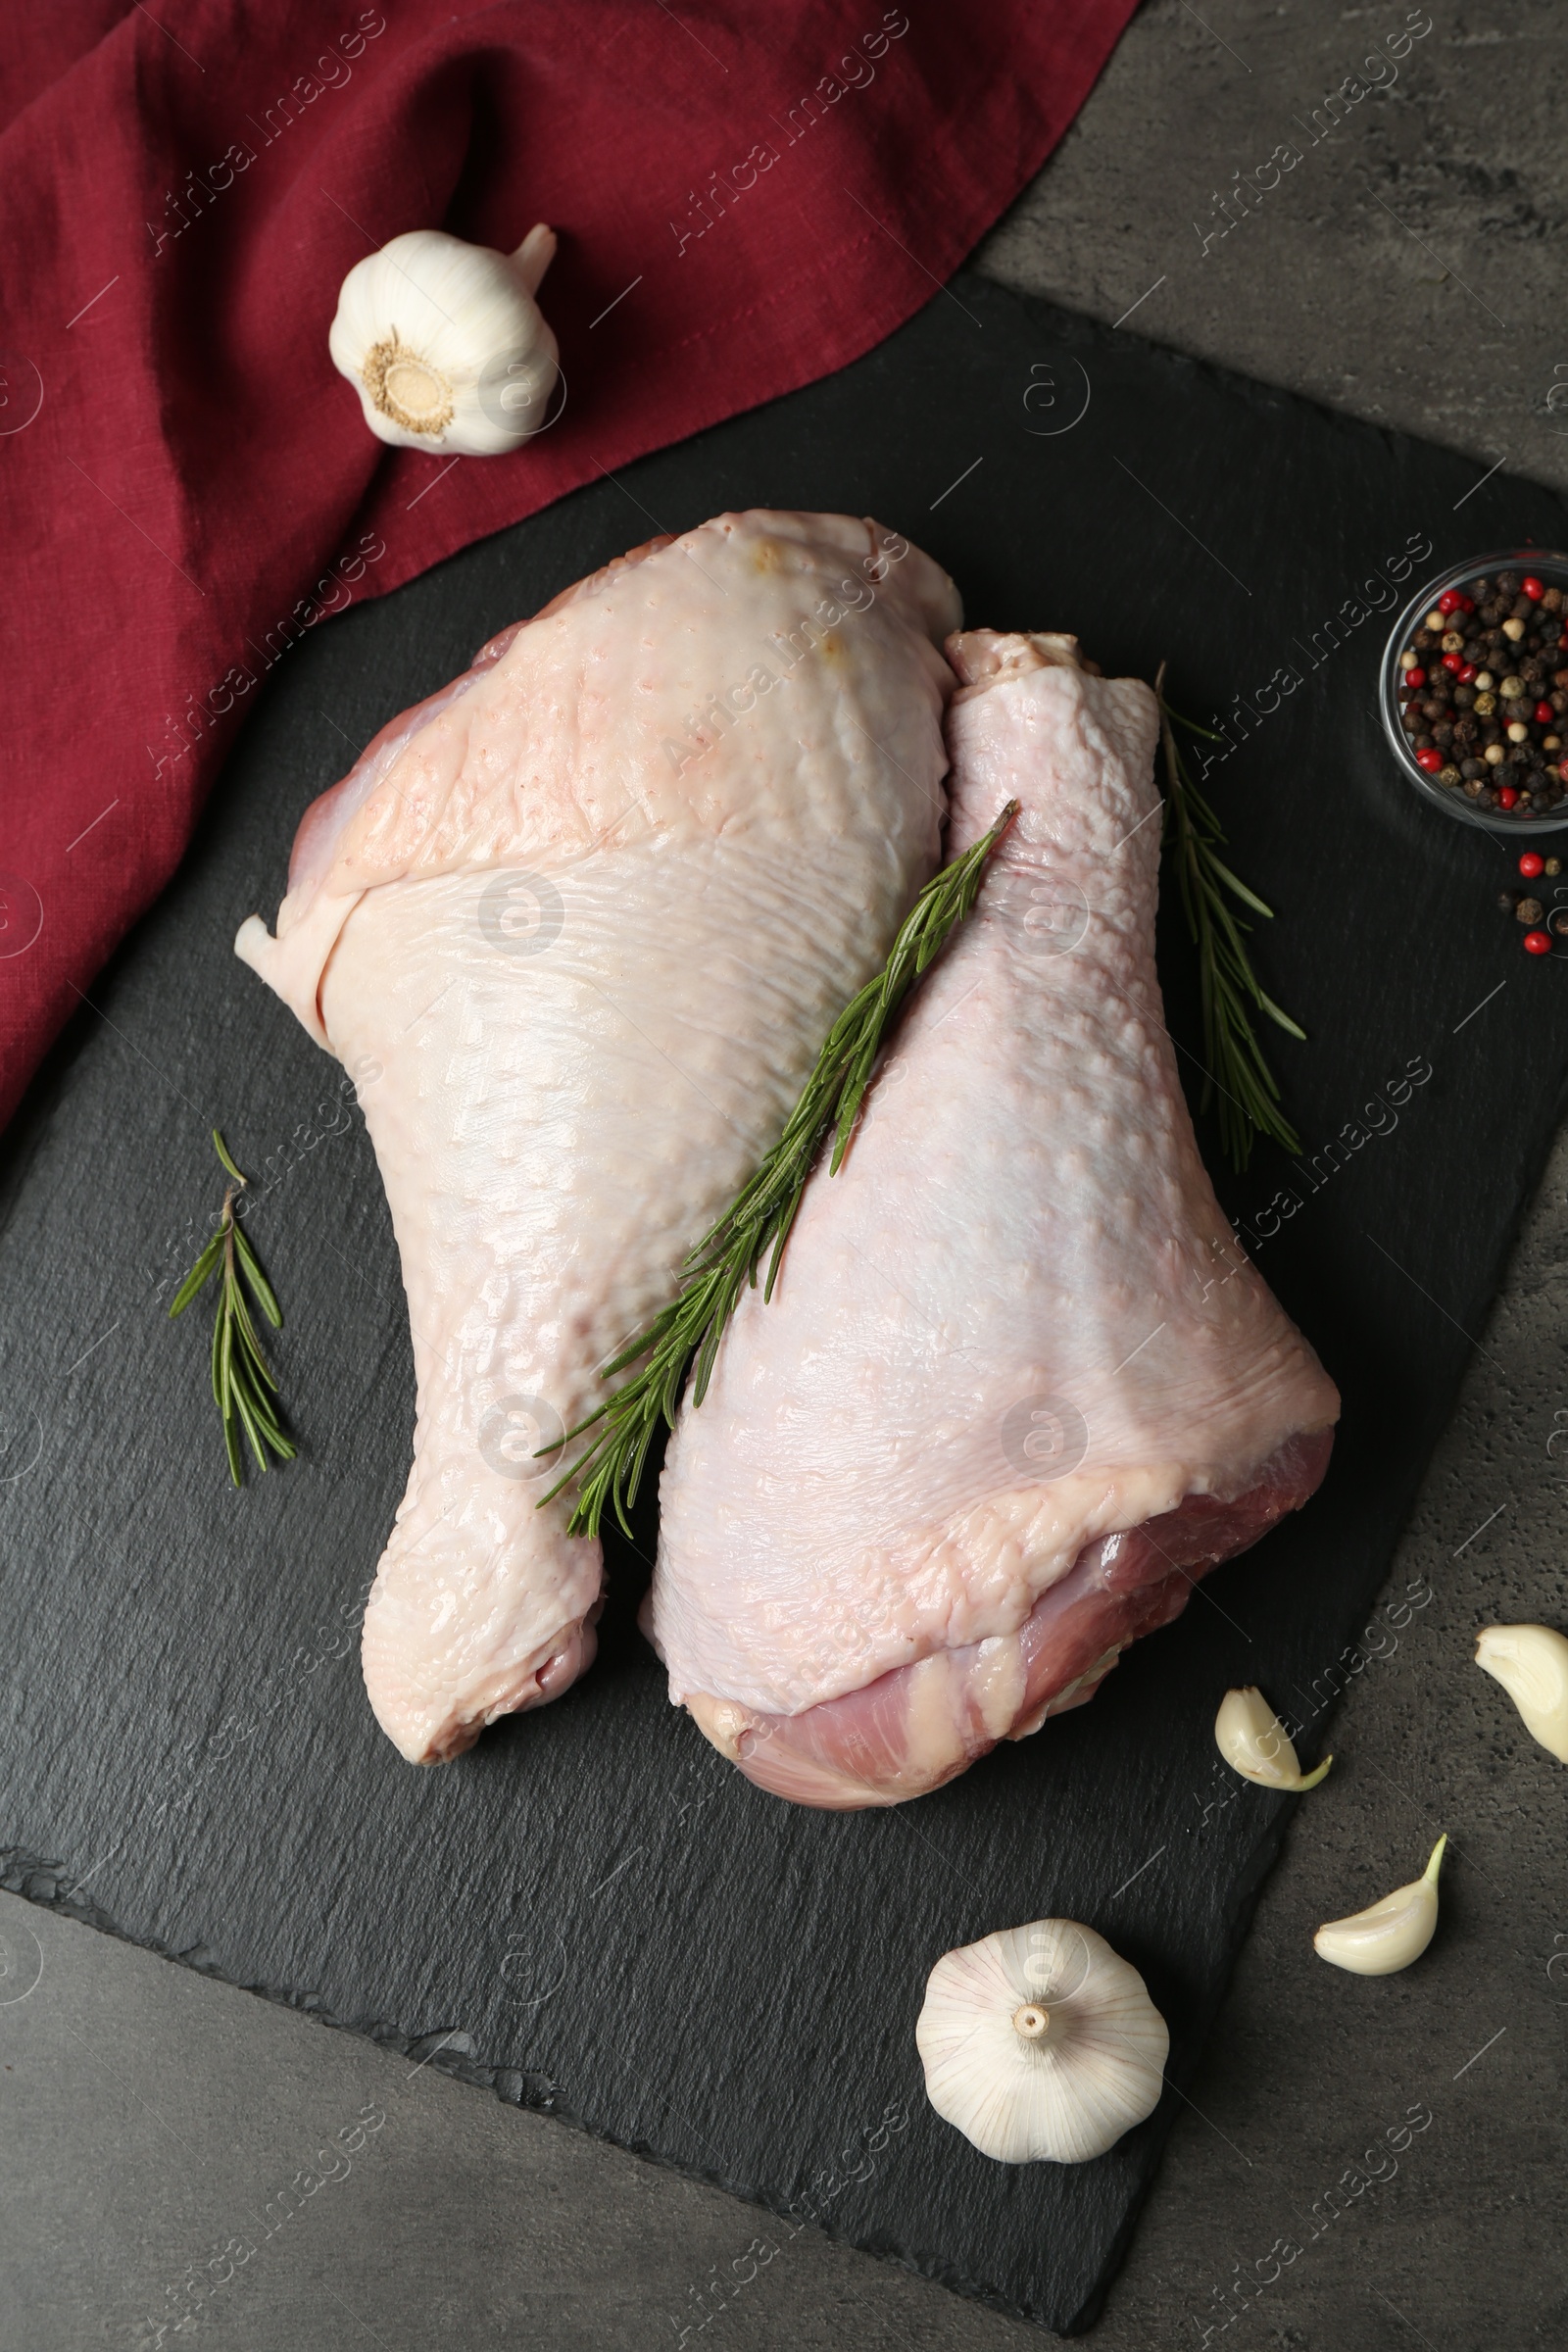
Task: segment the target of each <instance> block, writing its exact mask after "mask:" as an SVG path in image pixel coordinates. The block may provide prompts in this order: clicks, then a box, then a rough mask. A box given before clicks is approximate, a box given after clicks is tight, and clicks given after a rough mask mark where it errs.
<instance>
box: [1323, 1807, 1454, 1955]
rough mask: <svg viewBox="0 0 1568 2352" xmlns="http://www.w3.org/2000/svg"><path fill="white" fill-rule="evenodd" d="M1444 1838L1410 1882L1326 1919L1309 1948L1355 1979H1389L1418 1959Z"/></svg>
mask: <svg viewBox="0 0 1568 2352" xmlns="http://www.w3.org/2000/svg"><path fill="white" fill-rule="evenodd" d="M1447 1842H1448V1840H1447V1838H1446V1837H1444V1838H1439V1839H1438V1842H1437V1844H1436V1845H1435V1846H1434V1847H1433V1848H1432V1859H1431V1860H1430V1862H1428V1864H1427V1866H1426V1869H1425V1870H1424V1871H1423V1872H1422V1874H1421V1876H1420V1878H1418V1879H1417V1880H1416V1881H1415V1883H1414V1884H1413V1885H1412V1886H1409V1887H1396V1888H1395V1890H1394V1892H1393V1893H1392V1894H1386V1895H1385V1896H1384V1897H1383V1900H1382V1902H1381V1903H1374V1904H1373V1905H1372V1906H1371V1908H1370V1910H1367V1911H1357V1912H1356V1913H1355V1914H1354V1916H1353V1917H1352V1918H1350V1919H1331V1920H1330V1921H1329V1922H1328V1925H1327V1926H1326V1927H1321V1928H1319V1930H1318V1932H1317V1934H1316V1935H1315V1936H1313V1938H1312V1946H1313V1949H1314V1950H1315V1951H1316V1952H1317V1953H1318V1954H1319V1955H1320V1957H1321V1958H1323V1959H1325V1960H1329V1961H1332V1962H1333V1964H1334V1966H1335V1967H1336V1968H1348V1970H1349V1971H1350V1974H1351V1975H1352V1976H1356V1977H1392V1976H1393V1975H1395V1973H1396V1972H1397V1970H1398V1969H1401V1968H1408V1967H1409V1965H1410V1963H1411V1961H1412V1960H1419V1959H1420V1957H1421V1955H1422V1953H1423V1952H1424V1951H1425V1950H1426V1948H1427V1945H1428V1944H1429V1943H1430V1942H1431V1941H1432V1933H1433V1930H1434V1929H1435V1928H1436V1926H1437V1924H1438V1873H1439V1871H1440V1870H1441V1869H1442V1868H1443V1849H1444V1847H1445V1846H1446V1844H1447Z"/></svg>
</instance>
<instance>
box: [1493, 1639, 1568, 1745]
mask: <svg viewBox="0 0 1568 2352" xmlns="http://www.w3.org/2000/svg"><path fill="white" fill-rule="evenodd" d="M1476 1664H1477V1665H1478V1666H1480V1667H1483V1668H1484V1669H1485V1670H1486V1672H1487V1673H1488V1674H1490V1675H1491V1676H1492V1678H1493V1680H1494V1681H1495V1682H1498V1683H1500V1684H1501V1685H1502V1687H1503V1689H1504V1690H1505V1691H1507V1693H1508V1696H1509V1697H1510V1698H1511V1699H1512V1700H1513V1703H1514V1705H1515V1706H1516V1707H1517V1708H1518V1710H1519V1716H1520V1720H1521V1722H1522V1723H1523V1724H1524V1727H1525V1730H1526V1731H1527V1732H1528V1733H1529V1734H1530V1737H1531V1738H1532V1740H1540V1742H1541V1744H1542V1746H1543V1747H1544V1748H1545V1749H1546V1750H1547V1752H1548V1753H1549V1754H1551V1755H1554V1756H1555V1757H1556V1759H1557V1761H1558V1763H1559V1764H1568V1641H1565V1640H1564V1639H1563V1637H1562V1635H1561V1634H1556V1633H1553V1632H1552V1630H1551V1627H1550V1626H1549V1625H1486V1626H1483V1627H1482V1629H1481V1631H1480V1633H1479V1634H1477V1636H1476Z"/></svg>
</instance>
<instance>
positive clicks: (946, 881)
mask: <svg viewBox="0 0 1568 2352" xmlns="http://www.w3.org/2000/svg"><path fill="white" fill-rule="evenodd" d="M1017 810H1018V804H1017V802H1016V801H1009V802H1008V803H1007V806H1006V807H1005V809H1004V810H1003V811H1002V814H1001V815H1000V816H999V817H998V819H997V821H996V823H995V824H994V825H993V826H992V828H991V830H990V832H989V833H987V834H985V835H984V836H983V837H982V839H981V840H979V841H977V842H976V843H975V845H974V847H973V848H972V849H970V850H966V851H965V852H964V854H963V856H962V857H961V858H955V859H954V861H953V863H952V864H951V865H948V866H944V867H943V869H942V871H941V872H940V873H939V874H937V875H935V876H934V877H933V879H932V880H931V881H929V882H928V883H927V884H926V886H925V888H924V889H923V890H922V891H921V893H920V895H919V897H918V898H917V899H916V900H915V902H914V905H913V907H911V908H910V910H909V912H908V914H907V916H906V918H905V920H904V923H903V925H902V926H901V928H900V931H899V935H898V937H897V938H896V939H895V941H894V943H893V948H892V953H891V954H890V955H889V956H888V959H887V962H886V963H885V964H884V965H883V967H882V970H881V971H880V972H879V973H878V975H877V977H876V978H875V979H874V980H868V981H867V982H866V984H865V986H864V988H862V989H861V990H860V992H859V994H858V996H857V997H855V998H853V999H852V1000H851V1002H850V1003H849V1004H848V1005H846V1006H845V1008H844V1010H843V1011H842V1012H841V1013H840V1014H839V1017H838V1019H837V1020H836V1021H835V1022H834V1024H833V1026H832V1028H831V1029H830V1030H829V1032H828V1037H827V1043H826V1044H825V1045H824V1046H823V1048H822V1051H821V1053H820V1054H818V1055H817V1058H816V1066H815V1067H814V1069H813V1070H812V1072H811V1075H810V1077H809V1079H808V1080H807V1082H806V1087H805V1091H804V1092H803V1093H802V1095H801V1099H800V1101H799V1102H798V1103H796V1105H795V1108H794V1109H793V1110H792V1111H791V1113H790V1116H789V1119H788V1121H787V1122H786V1125H785V1128H784V1132H783V1134H782V1135H781V1136H780V1137H779V1140H778V1142H777V1143H776V1144H775V1145H774V1146H773V1149H772V1150H771V1152H768V1154H767V1156H766V1158H765V1159H764V1160H763V1161H762V1163H761V1165H760V1167H759V1168H758V1170H757V1173H756V1174H755V1175H754V1176H753V1177H752V1178H751V1180H750V1182H749V1183H747V1184H745V1185H744V1186H743V1187H742V1188H741V1190H740V1192H739V1193H738V1194H737V1195H736V1197H735V1199H734V1200H733V1201H731V1203H730V1205H729V1207H728V1208H727V1209H726V1210H725V1211H724V1214H723V1215H722V1216H721V1217H720V1218H719V1220H718V1222H717V1224H716V1225H714V1226H713V1227H712V1228H711V1231H710V1232H709V1233H708V1234H707V1235H705V1237H704V1239H703V1240H702V1241H700V1242H699V1243H698V1245H697V1247H696V1249H695V1250H692V1252H691V1253H690V1255H689V1256H688V1258H687V1260H686V1265H685V1269H684V1275H683V1280H682V1287H681V1289H680V1291H679V1292H678V1293H677V1295H676V1296H675V1298H674V1299H671V1300H670V1302H669V1304H668V1306H666V1307H665V1308H664V1309H663V1310H662V1313H661V1314H659V1315H656V1316H655V1318H654V1320H653V1322H652V1323H650V1324H649V1325H648V1326H647V1327H646V1328H645V1329H644V1330H642V1331H640V1332H639V1333H638V1334H637V1337H636V1338H635V1339H634V1340H630V1341H628V1342H627V1344H626V1346H625V1347H624V1348H621V1349H620V1351H619V1353H618V1354H617V1355H615V1356H613V1357H612V1359H611V1361H610V1362H609V1363H608V1364H606V1365H605V1367H604V1372H603V1377H604V1378H605V1379H606V1380H613V1378H614V1376H615V1374H616V1373H617V1372H624V1371H625V1370H626V1369H627V1367H628V1366H629V1365H632V1364H634V1363H636V1362H637V1361H638V1360H639V1358H642V1357H646V1359H647V1360H646V1362H645V1363H644V1364H643V1366H642V1369H641V1370H640V1371H638V1372H636V1373H634V1374H633V1375H632V1378H631V1379H630V1380H628V1381H627V1382H626V1383H625V1384H624V1385H623V1386H622V1387H621V1388H619V1389H617V1390H616V1391H615V1393H614V1395H613V1397H607V1398H606V1400H605V1402H604V1403H603V1404H602V1405H600V1407H599V1408H598V1410H597V1412H592V1413H590V1414H589V1415H588V1417H587V1419H586V1420H585V1421H579V1422H578V1424H577V1426H576V1428H575V1429H570V1430H568V1431H567V1432H566V1434H565V1436H564V1438H559V1439H558V1440H557V1441H556V1444H557V1445H558V1446H566V1445H569V1444H570V1443H571V1441H572V1439H573V1438H579V1437H582V1436H583V1435H584V1434H585V1432H587V1431H589V1430H591V1429H594V1428H598V1429H599V1435H598V1437H597V1438H596V1439H595V1440H594V1443H593V1444H592V1445H591V1446H589V1447H588V1449H587V1451H586V1452H585V1453H583V1454H581V1455H579V1457H578V1458H577V1460H576V1461H575V1462H573V1464H572V1465H571V1468H570V1469H569V1470H567V1471H566V1472H565V1474H564V1476H563V1477H562V1478H560V1479H558V1480H557V1482H556V1484H555V1485H554V1486H553V1487H552V1488H551V1489H550V1492H549V1494H547V1495H542V1496H541V1497H540V1507H541V1508H542V1507H543V1505H544V1504H545V1503H547V1502H549V1501H551V1500H553V1498H554V1497H555V1496H556V1495H559V1494H560V1493H561V1492H562V1489H563V1488H564V1487H567V1486H570V1485H571V1484H572V1482H573V1481H574V1480H575V1481H576V1482H577V1503H576V1508H575V1509H574V1510H573V1512H572V1515H571V1519H570V1521H569V1523H568V1530H567V1532H568V1533H569V1534H571V1535H574V1536H596V1535H597V1534H598V1533H599V1525H600V1521H601V1519H602V1518H603V1516H604V1512H605V1509H606V1506H607V1505H610V1506H612V1507H613V1510H614V1513H615V1517H616V1519H617V1520H618V1521H619V1523H620V1525H621V1527H622V1528H623V1529H625V1532H626V1533H627V1534H628V1535H630V1533H631V1528H630V1524H629V1522H628V1520H627V1517H626V1512H627V1508H628V1506H629V1505H630V1503H631V1502H632V1500H633V1498H634V1497H635V1495H636V1493H637V1488H638V1484H639V1482H640V1480H641V1478H642V1474H643V1469H644V1466H645V1464H646V1462H647V1460H648V1449H649V1447H650V1446H652V1444H653V1442H654V1438H655V1436H656V1434H657V1432H658V1429H659V1424H660V1423H661V1421H666V1422H668V1424H669V1425H670V1427H671V1428H673V1427H674V1423H675V1408H676V1406H677V1405H678V1403H679V1402H680V1394H681V1389H682V1387H683V1385H684V1383H685V1378H686V1372H687V1368H688V1366H689V1365H690V1364H691V1363H692V1359H693V1357H695V1358H696V1385H695V1388H694V1391H693V1397H694V1401H695V1402H696V1403H698V1404H701V1403H702V1401H703V1398H704V1397H705V1396H706V1395H707V1393H708V1384H709V1381H710V1379H711V1376H712V1370H713V1362H714V1358H715V1357H716V1355H717V1353H718V1344H719V1341H720V1340H721V1339H722V1337H723V1334H724V1326H725V1324H726V1323H727V1322H728V1321H729V1318H730V1316H731V1314H732V1313H733V1312H734V1310H735V1303H736V1300H737V1299H739V1298H740V1295H741V1292H742V1290H743V1289H745V1288H746V1287H747V1286H748V1285H751V1286H753V1287H755V1285H756V1282H757V1270H758V1267H759V1266H760V1263H761V1261H762V1258H763V1256H764V1254H765V1253H766V1252H767V1250H768V1249H769V1248H770V1247H771V1250H772V1256H771V1257H770V1258H769V1260H768V1267H767V1275H766V1279H765V1281H764V1283H763V1286H762V1296H763V1298H764V1299H771V1297H772V1296H773V1285H774V1283H775V1282H776V1281H777V1279H778V1269H779V1260H780V1258H781V1257H782V1256H783V1254H784V1245H785V1243H786V1242H787V1241H788V1240H789V1236H790V1228H791V1226H792V1225H793V1224H794V1222H795V1214H796V1211H797V1209H798V1208H799V1207H800V1204H801V1196H802V1195H803V1193H804V1192H805V1190H806V1180H807V1178H808V1177H809V1175H810V1172H811V1168H812V1165H813V1163H814V1161H815V1159H816V1154H817V1151H818V1148H819V1147H820V1145H821V1144H822V1142H823V1140H824V1139H825V1137H826V1136H827V1134H828V1131H829V1130H830V1129H831V1130H832V1131H833V1154H832V1158H831V1160H830V1162H829V1173H830V1174H833V1175H836V1174H837V1173H838V1170H839V1168H840V1166H841V1165H842V1163H843V1159H844V1154H845V1152H847V1151H848V1150H849V1147H850V1138H851V1135H852V1134H853V1132H854V1128H855V1121H856V1117H857V1115H858V1111H859V1108H860V1103H861V1101H862V1099H863V1097H864V1094H865V1090H866V1087H867V1086H868V1084H869V1083H870V1078H871V1069H872V1065H873V1063H874V1062H875V1060H876V1057H877V1054H878V1052H879V1051H880V1049H881V1046H882V1042H883V1040H884V1038H885V1037H886V1036H887V1034H888V1031H889V1030H890V1029H891V1027H892V1025H893V1022H894V1019H895V1017H896V1015H897V1013H898V1011H899V1008H900V1006H901V1005H903V1003H904V1000H905V998H906V997H907V995H908V993H909V991H910V989H911V988H912V987H913V986H914V983H915V981H916V980H918V979H919V977H920V975H921V974H922V973H923V972H924V971H925V969H926V968H927V966H928V965H929V964H930V963H931V962H932V961H933V959H934V958H935V957H936V956H938V955H939V954H940V953H941V951H942V949H943V947H944V946H945V945H946V943H947V941H948V938H949V937H950V935H951V934H952V932H953V931H954V930H955V929H956V926H957V925H958V924H959V923H961V922H962V921H963V920H964V918H965V916H966V915H967V914H968V913H969V912H970V911H971V909H972V908H973V906H974V903H975V900H976V899H977V897H978V896H979V893H980V884H981V880H982V878H983V876H984V871H985V863H986V859H987V858H989V857H990V855H991V853H992V851H993V850H994V849H995V848H996V845H997V843H998V842H999V841H1000V840H1001V839H1002V836H1003V834H1004V833H1005V831H1006V829H1007V827H1008V826H1009V825H1010V824H1011V822H1012V820H1013V818H1014V816H1015V815H1016V814H1017ZM542 1450H543V1451H545V1452H553V1451H554V1450H555V1447H553V1446H546V1447H544V1448H542Z"/></svg>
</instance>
